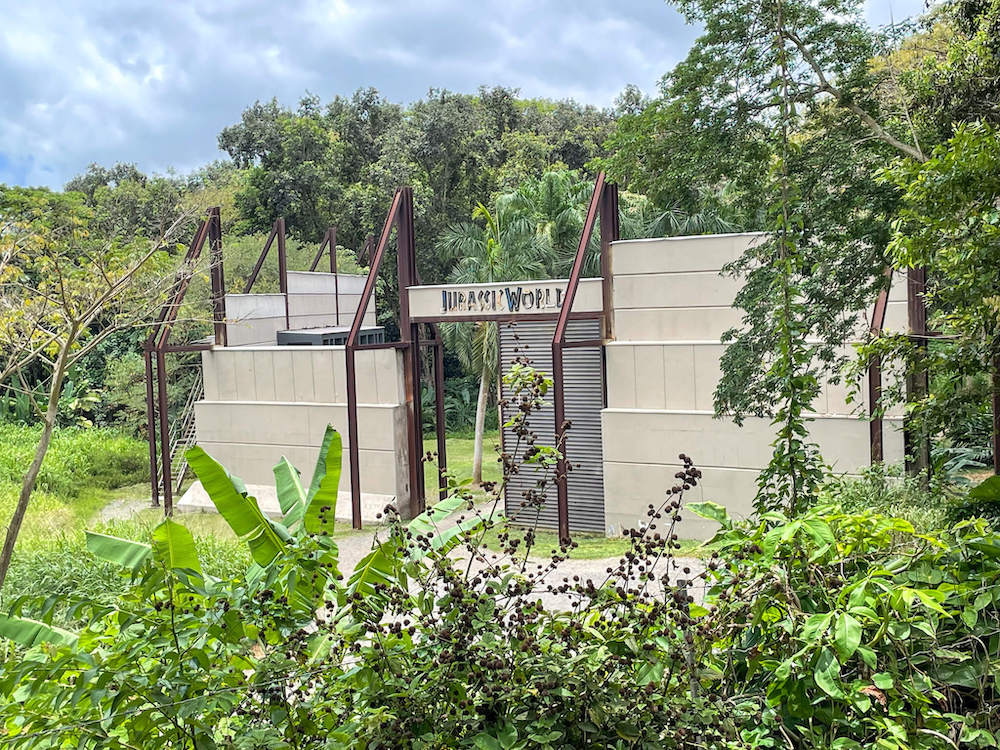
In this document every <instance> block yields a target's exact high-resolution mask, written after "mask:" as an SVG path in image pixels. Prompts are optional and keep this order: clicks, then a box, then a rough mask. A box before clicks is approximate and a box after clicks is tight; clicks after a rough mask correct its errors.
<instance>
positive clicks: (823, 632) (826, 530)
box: [709, 507, 1000, 750]
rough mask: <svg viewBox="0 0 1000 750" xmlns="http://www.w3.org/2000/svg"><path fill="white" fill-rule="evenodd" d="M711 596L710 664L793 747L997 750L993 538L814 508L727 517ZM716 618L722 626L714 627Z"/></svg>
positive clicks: (999, 617) (761, 735) (998, 594)
mask: <svg viewBox="0 0 1000 750" xmlns="http://www.w3.org/2000/svg"><path fill="white" fill-rule="evenodd" d="M714 517H716V518H718V519H719V520H721V521H722V523H723V530H722V531H721V532H720V533H719V534H718V535H717V537H716V538H715V539H714V540H713V541H712V542H711V543H710V545H709V546H710V547H712V548H714V549H715V551H716V553H717V554H718V555H719V557H718V559H719V560H720V561H721V564H720V565H718V566H717V568H716V570H715V572H714V575H713V578H714V582H715V583H714V586H713V588H712V589H711V590H710V592H709V602H710V603H711V604H712V609H713V612H712V614H711V618H712V619H713V620H715V621H716V624H717V626H718V627H722V629H723V630H726V629H728V632H729V633H730V634H731V635H730V636H729V637H727V638H725V639H723V640H721V641H719V642H717V644H716V648H715V650H714V653H713V663H714V665H715V666H716V668H718V669H719V670H720V679H721V680H722V682H723V684H725V685H727V686H728V687H727V688H726V691H727V692H728V693H729V694H731V695H733V696H736V695H740V696H746V695H753V696H756V697H757V700H759V701H760V702H761V705H762V706H763V719H762V722H761V725H760V727H759V728H758V729H756V730H754V735H755V736H756V737H757V738H758V739H759V740H761V741H763V740H764V739H765V738H771V739H775V740H781V739H783V740H784V741H785V742H786V743H787V744H788V745H789V746H794V747H799V748H837V749H838V750H860V749H861V748H872V747H879V748H887V750H889V749H892V748H899V750H903V749H904V748H938V747H959V746H961V747H970V748H971V747H995V746H996V736H995V735H994V734H993V732H994V730H995V728H996V727H997V725H998V720H1000V704H998V702H997V697H998V696H997V675H998V673H997V670H996V667H995V664H994V654H995V653H996V648H997V646H998V644H1000V606H998V604H1000V536H998V535H997V534H995V533H994V532H992V531H991V530H990V529H989V528H988V527H987V526H986V524H985V522H983V521H982V520H979V521H975V522H967V523H965V524H961V525H959V526H958V527H957V528H956V529H954V530H953V531H948V532H941V533H938V534H933V535H932V534H925V533H920V532H917V531H916V530H914V528H913V526H912V524H910V523H909V522H907V521H905V520H902V519H894V518H887V517H885V516H882V515H880V514H878V513H872V512H859V513H844V512H841V511H840V510H838V509H836V508H832V507H820V508H814V509H811V510H809V511H808V512H806V513H804V514H802V515H800V516H798V517H796V518H794V519H790V518H785V517H782V516H781V515H780V514H770V515H769V516H768V517H767V518H766V519H765V520H762V521H760V522H758V523H743V524H736V525H734V524H732V523H731V522H730V521H729V520H728V518H726V516H725V513H724V511H722V509H721V508H717V507H716V508H715V512H714ZM727 623H728V628H727V627H726V624H727Z"/></svg>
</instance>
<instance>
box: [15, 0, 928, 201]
mask: <svg viewBox="0 0 1000 750" xmlns="http://www.w3.org/2000/svg"><path fill="white" fill-rule="evenodd" d="M889 2H893V3H897V4H899V5H900V6H902V7H899V8H896V9H895V10H897V11H898V14H897V17H899V16H902V15H906V11H907V10H909V12H912V8H911V6H912V4H913V3H916V2H919V0H869V11H870V14H875V15H878V14H880V13H881V14H884V10H885V8H884V6H885V5H886V4H887V3H889ZM0 14H2V17H3V19H4V23H3V25H2V27H0V81H2V82H3V83H2V85H0V182H15V183H28V184H47V185H51V186H59V185H62V184H63V183H64V182H65V181H66V180H67V179H69V178H70V177H72V176H73V175H74V174H77V173H79V172H81V171H82V170H84V169H85V168H86V166H87V164H88V163H90V162H98V163H102V164H110V163H114V162H116V161H134V162H136V163H138V164H139V166H140V168H142V169H144V170H147V171H164V170H166V169H167V168H168V167H171V166H172V167H176V168H178V169H180V170H187V169H191V168H194V167H196V166H198V165H199V164H203V163H205V162H207V161H210V160H212V159H214V158H218V157H219V156H220V154H219V152H218V150H217V148H216V137H217V135H218V133H219V131H220V130H221V129H222V128H223V127H225V126H226V125H228V124H231V123H233V122H236V121H238V120H239V117H240V114H241V112H242V111H243V109H244V108H245V107H246V106H248V105H250V104H252V103H253V102H254V101H255V100H257V99H261V100H267V99H270V98H271V97H273V96H276V97H278V98H279V99H280V100H281V101H282V102H284V103H287V104H294V103H295V102H296V101H297V100H298V99H299V98H300V97H301V96H302V95H303V94H304V93H305V92H306V91H307V90H308V91H309V92H311V93H313V94H316V95H318V96H320V97H321V98H322V99H324V100H327V99H330V98H332V97H333V96H334V95H336V94H342V95H349V94H350V93H351V92H353V91H354V90H355V89H357V88H359V87H364V86H375V87H376V88H378V89H379V90H380V91H381V92H382V93H383V94H384V95H386V96H387V97H389V98H390V99H393V100H395V101H400V102H409V101H412V100H414V99H417V98H419V97H421V96H423V95H424V94H425V93H426V91H427V89H428V88H430V87H432V86H434V87H442V88H448V89H451V90H456V91H474V90H475V89H476V88H477V87H478V86H479V85H480V84H487V85H492V84H501V85H506V86H513V87H518V88H520V89H521V91H522V94H523V95H525V96H548V97H556V98H565V97H574V98H576V99H578V100H581V101H584V102H588V103H593V104H597V105H601V106H606V105H609V104H611V102H612V101H613V100H614V97H615V96H616V95H617V93H618V92H619V91H621V89H622V88H623V87H624V86H625V84H627V83H636V84H638V85H639V86H640V87H642V88H643V89H644V90H646V91H651V90H652V89H653V88H654V87H655V84H656V81H657V80H658V79H659V77H660V76H661V75H662V74H663V73H664V72H665V71H666V70H668V69H669V68H670V67H671V66H672V65H673V64H674V63H676V62H677V60H679V59H680V58H681V57H682V56H683V55H684V54H685V53H686V51H687V49H688V47H689V46H690V43H691V41H692V39H693V38H694V35H695V34H694V30H693V29H691V28H690V27H686V26H685V25H684V24H683V21H682V19H681V18H680V16H679V15H678V14H677V13H676V11H674V10H672V9H671V8H670V7H668V6H667V5H666V4H665V3H663V2H660V1H659V0H620V2H618V3H607V2H606V0H577V1H576V2H574V3H572V4H567V3H565V2H556V0H507V1H505V0H481V2H476V3H469V2H461V1H460V0H433V1H432V2H427V1H425V2H420V3H413V2H408V1H407V0H367V1H366V2H361V1H360V0H297V1H295V2H288V3H273V2H271V0H214V1H213V0H171V2H168V3H143V2H140V1H139V0H103V1H102V2H101V3H82V4H77V3H65V2H60V1H59V0H33V1H32V2H21V1H19V0H0Z"/></svg>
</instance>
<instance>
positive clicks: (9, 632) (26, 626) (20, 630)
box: [0, 615, 77, 648]
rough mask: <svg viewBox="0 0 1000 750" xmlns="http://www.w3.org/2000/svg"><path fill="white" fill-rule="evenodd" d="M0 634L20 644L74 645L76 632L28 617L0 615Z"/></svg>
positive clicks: (29, 645)
mask: <svg viewBox="0 0 1000 750" xmlns="http://www.w3.org/2000/svg"><path fill="white" fill-rule="evenodd" d="M0 636H3V637H4V638H8V639H10V640H12V641H14V642H15V643H20V644H21V645H22V646H28V647H29V648H30V647H31V646H37V645H38V644H39V643H54V644H55V645H57V646H75V645H76V641H77V635H76V633H72V632H70V631H69V630H64V629H63V628H57V627H55V626H53V625H47V624H45V623H44V622H39V621H38V620H32V619H30V618H28V617H14V616H8V615H0Z"/></svg>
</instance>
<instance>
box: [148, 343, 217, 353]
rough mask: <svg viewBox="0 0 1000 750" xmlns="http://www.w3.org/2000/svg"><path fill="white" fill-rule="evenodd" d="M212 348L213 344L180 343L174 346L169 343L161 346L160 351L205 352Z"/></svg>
mask: <svg viewBox="0 0 1000 750" xmlns="http://www.w3.org/2000/svg"><path fill="white" fill-rule="evenodd" d="M211 348H212V345H211V344H178V345H176V346H172V345H169V344H168V345H167V346H161V347H160V348H159V351H161V352H172V353H175V354H177V353H181V352H185V353H186V352H204V351H208V350H209V349H211Z"/></svg>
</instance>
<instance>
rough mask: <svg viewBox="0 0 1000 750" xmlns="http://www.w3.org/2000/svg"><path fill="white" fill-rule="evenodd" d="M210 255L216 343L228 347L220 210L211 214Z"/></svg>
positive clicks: (215, 209) (212, 211) (215, 210)
mask: <svg viewBox="0 0 1000 750" xmlns="http://www.w3.org/2000/svg"><path fill="white" fill-rule="evenodd" d="M208 231H209V242H210V247H209V253H210V263H211V277H212V320H213V321H214V324H215V343H216V345H218V346H228V345H229V342H228V339H227V336H226V276H225V272H224V271H223V267H222V220H221V219H220V215H219V209H218V208H217V207H216V208H213V209H211V210H210V212H209V230H208Z"/></svg>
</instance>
